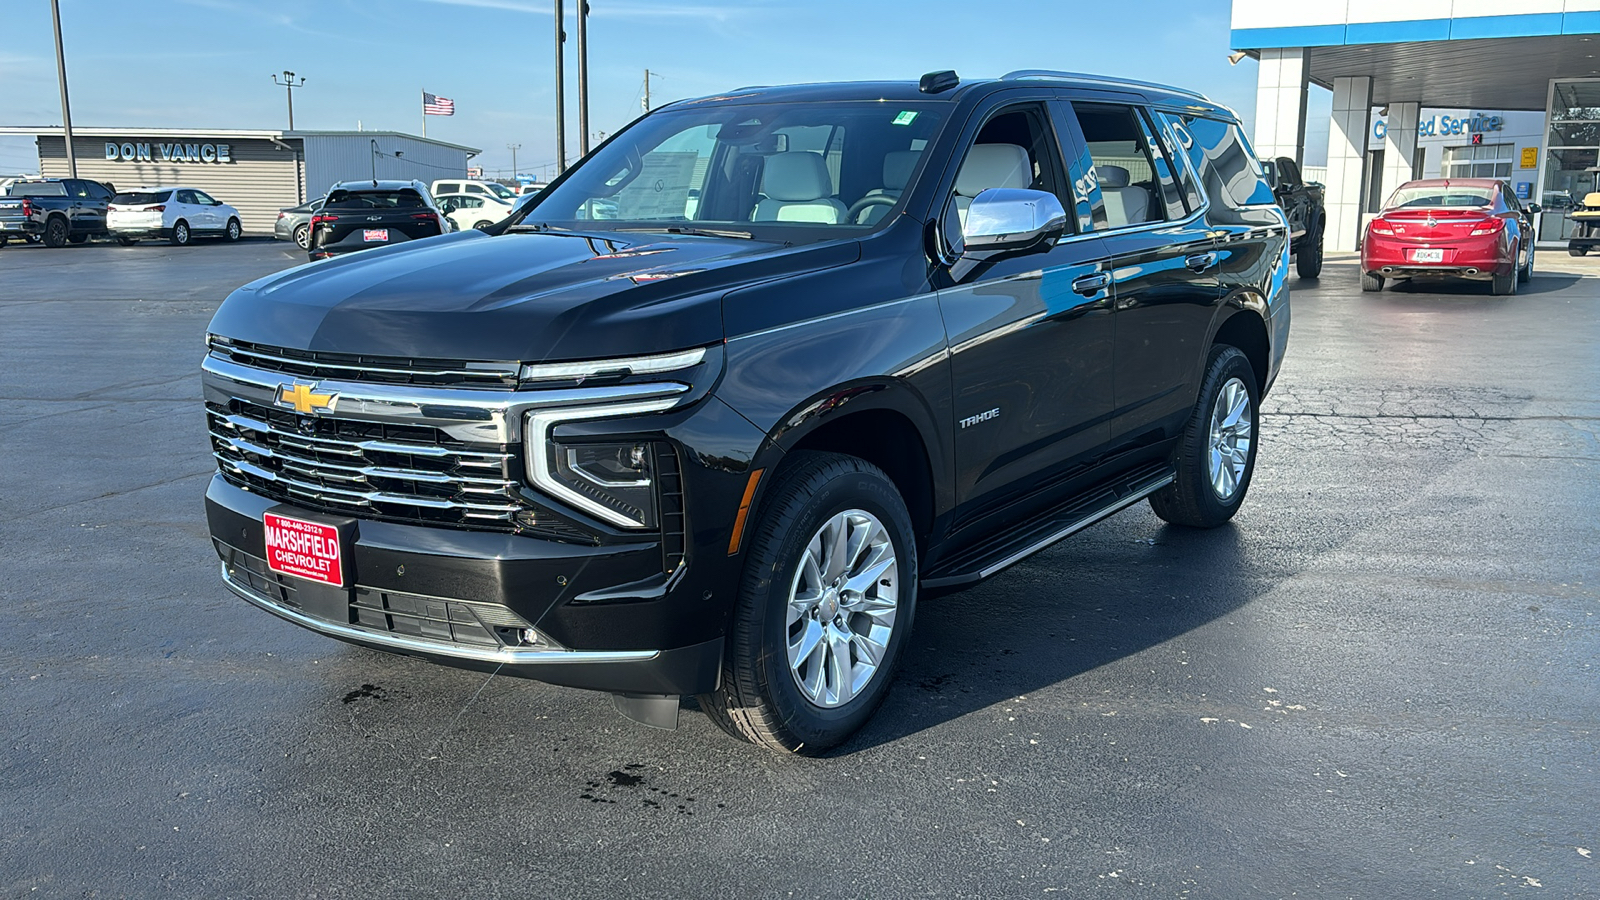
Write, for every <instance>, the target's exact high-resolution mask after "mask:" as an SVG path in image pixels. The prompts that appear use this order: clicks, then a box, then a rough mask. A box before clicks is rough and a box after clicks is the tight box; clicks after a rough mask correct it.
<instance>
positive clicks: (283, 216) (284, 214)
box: [278, 210, 289, 219]
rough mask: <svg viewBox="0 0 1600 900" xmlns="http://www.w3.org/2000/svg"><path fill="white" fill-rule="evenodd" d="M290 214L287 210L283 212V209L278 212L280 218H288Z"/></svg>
mask: <svg viewBox="0 0 1600 900" xmlns="http://www.w3.org/2000/svg"><path fill="white" fill-rule="evenodd" d="M288 216H289V214H288V213H286V212H283V211H281V210H280V211H279V212H278V218H280V219H284V218H288Z"/></svg>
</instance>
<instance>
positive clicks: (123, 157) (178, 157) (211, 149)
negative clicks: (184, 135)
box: [106, 141, 233, 163]
mask: <svg viewBox="0 0 1600 900" xmlns="http://www.w3.org/2000/svg"><path fill="white" fill-rule="evenodd" d="M106 159H109V160H117V161H121V162H192V163H231V162H233V157H232V155H230V152H229V148H228V145H227V144H148V143H123V144H119V143H116V142H115V141H106Z"/></svg>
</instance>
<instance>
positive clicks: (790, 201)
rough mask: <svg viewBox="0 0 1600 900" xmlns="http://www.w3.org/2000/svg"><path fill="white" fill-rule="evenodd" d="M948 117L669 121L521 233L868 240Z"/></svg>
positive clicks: (910, 113) (683, 113) (862, 113)
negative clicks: (535, 229)
mask: <svg viewBox="0 0 1600 900" xmlns="http://www.w3.org/2000/svg"><path fill="white" fill-rule="evenodd" d="M945 108H946V105H945V104H939V103H899V102H885V101H865V102H834V103H775V104H755V105H726V104H724V105H709V104H708V105H707V106H705V107H700V108H696V107H694V106H690V107H687V108H682V109H672V110H666V111H663V112H659V113H655V114H653V115H651V116H649V117H648V118H646V119H644V120H642V121H640V122H638V123H637V124H635V125H634V126H633V127H631V128H629V129H628V130H627V131H626V132H623V133H622V134H621V135H619V136H618V137H617V138H616V139H615V140H613V141H612V142H611V143H609V144H607V145H605V146H604V147H602V148H600V149H599V150H598V151H596V152H595V154H594V155H593V156H591V157H590V158H589V159H587V160H585V161H584V163H583V164H582V166H581V167H580V168H578V169H577V170H576V171H573V172H571V173H569V174H568V177H567V178H566V179H565V180H564V181H562V183H561V184H560V185H558V186H556V187H553V188H547V189H545V190H544V191H541V192H540V193H539V195H538V200H537V203H536V205H535V206H534V207H533V208H532V209H531V210H530V211H529V212H527V213H526V214H525V215H524V218H523V222H524V223H526V224H528V225H546V226H550V227H555V228H566V229H580V228H581V229H583V230H589V231H593V230H612V229H615V230H662V231H666V230H669V229H674V228H681V229H683V230H686V231H692V230H694V229H696V228H705V229H707V230H712V231H721V232H725V233H738V234H741V235H743V236H754V237H758V238H763V239H765V238H775V239H776V238H779V237H780V235H781V239H783V240H789V241H795V240H823V239H827V238H832V237H838V236H841V235H844V234H852V233H855V234H859V233H865V232H867V231H870V230H872V229H873V228H875V227H876V226H877V225H878V223H880V222H883V221H887V220H888V218H889V213H890V212H891V211H893V210H894V209H897V208H898V206H899V205H900V201H901V196H902V194H903V193H904V192H905V191H906V190H907V189H908V188H909V186H910V184H911V176H912V174H913V172H914V171H915V170H916V168H917V165H918V163H919V162H920V159H921V155H922V151H923V150H924V148H926V147H927V146H928V145H929V144H930V143H931V142H932V141H933V139H934V138H935V137H936V136H937V133H938V130H939V127H940V126H941V125H942V124H943V122H944V117H945Z"/></svg>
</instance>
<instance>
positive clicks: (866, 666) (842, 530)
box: [786, 509, 900, 708]
mask: <svg viewBox="0 0 1600 900" xmlns="http://www.w3.org/2000/svg"><path fill="white" fill-rule="evenodd" d="M899 574H900V570H899V567H898V566H897V564H896V559H895V546H894V541H893V540H892V539H891V538H890V535H889V531H888V530H887V529H886V528H884V525H883V522H881V521H879V519H878V517H877V516H874V515H873V514H872V513H869V512H867V511H865V510H861V509H849V510H845V511H844V512H841V513H838V514H836V515H834V516H833V517H832V518H830V519H828V520H827V521H826V522H824V523H823V524H822V527H821V528H819V529H817V532H816V533H815V534H813V535H812V536H811V540H810V541H808V542H807V543H806V549H805V554H804V556H803V557H802V558H801V560H800V565H799V567H798V568H797V570H796V571H795V575H794V582H793V583H792V584H791V585H790V588H789V603H788V614H787V620H786V628H787V643H788V653H789V672H790V674H792V675H793V676H794V680H795V684H796V685H798V686H799V688H800V693H801V694H802V695H804V696H805V698H806V699H807V700H809V701H810V702H811V703H813V704H814V705H816V706H821V707H824V708H836V707H840V706H843V705H845V704H847V703H849V702H850V701H851V700H852V699H854V698H855V697H856V696H857V695H859V694H860V693H861V692H862V691H863V690H865V689H866V687H867V685H868V683H870V682H871V681H872V679H873V677H874V676H875V675H876V674H877V672H878V669H879V667H880V666H881V665H882V664H883V661H884V657H885V655H886V654H887V652H888V648H889V636H890V634H892V633H893V631H894V623H895V614H896V613H897V612H898V610H899Z"/></svg>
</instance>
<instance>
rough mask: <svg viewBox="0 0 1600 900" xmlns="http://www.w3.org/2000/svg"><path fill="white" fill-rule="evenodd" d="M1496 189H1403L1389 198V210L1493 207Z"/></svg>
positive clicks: (1462, 187)
mask: <svg viewBox="0 0 1600 900" xmlns="http://www.w3.org/2000/svg"><path fill="white" fill-rule="evenodd" d="M1493 205H1494V188H1489V187H1474V186H1471V185H1464V184H1458V185H1450V186H1446V185H1431V186H1428V187H1403V188H1401V189H1399V190H1398V191H1395V192H1394V196H1393V197H1391V198H1389V203H1388V205H1387V207H1386V208H1388V209H1401V208H1404V207H1408V206H1409V207H1414V208H1422V207H1429V206H1469V207H1478V206H1493Z"/></svg>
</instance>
